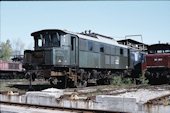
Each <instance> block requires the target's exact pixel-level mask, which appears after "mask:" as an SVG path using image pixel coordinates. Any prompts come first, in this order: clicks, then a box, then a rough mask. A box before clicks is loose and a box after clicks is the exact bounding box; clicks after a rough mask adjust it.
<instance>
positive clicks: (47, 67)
mask: <svg viewBox="0 0 170 113" xmlns="http://www.w3.org/2000/svg"><path fill="white" fill-rule="evenodd" d="M31 36H33V37H34V42H35V43H34V50H26V51H24V67H25V68H26V70H27V71H28V72H29V73H31V74H32V75H34V76H35V77H43V78H45V79H49V78H50V77H51V75H57V74H58V75H62V74H61V73H60V74H59V73H55V74H54V71H56V70H58V72H60V71H61V70H60V69H65V68H61V67H68V66H69V65H70V61H69V51H68V50H69V49H68V48H69V46H68V38H67V35H66V33H64V32H62V31H57V30H43V31H38V32H34V33H32V34H31Z"/></svg>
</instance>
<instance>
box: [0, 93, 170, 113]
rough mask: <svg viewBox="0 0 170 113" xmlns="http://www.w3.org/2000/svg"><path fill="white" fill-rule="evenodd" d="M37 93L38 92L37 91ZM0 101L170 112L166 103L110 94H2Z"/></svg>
mask: <svg viewBox="0 0 170 113" xmlns="http://www.w3.org/2000/svg"><path fill="white" fill-rule="evenodd" d="M36 94H37V93H36ZM0 101H5V102H15V103H17V102H18V103H25V104H35V105H46V106H54V107H55V106H57V107H68V108H79V109H81V108H82V109H94V110H106V111H113V112H114V111H118V112H131V113H169V111H170V106H169V105H168V106H164V105H159V106H158V105H150V106H148V105H145V104H142V103H141V104H140V103H136V99H135V98H122V97H114V96H109V95H99V96H96V100H95V101H93V100H83V99H80V100H66V99H59V98H56V97H55V96H54V95H48V94H47V95H45V94H43V95H42V94H40V95H35V94H31V93H29V95H22V96H16V95H15V96H7V95H1V94H0Z"/></svg>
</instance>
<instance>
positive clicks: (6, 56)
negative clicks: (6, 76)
mask: <svg viewBox="0 0 170 113" xmlns="http://www.w3.org/2000/svg"><path fill="white" fill-rule="evenodd" d="M1 46H2V50H1V51H2V55H1V57H0V60H3V61H10V57H11V56H12V48H11V44H10V40H7V41H6V43H4V42H2V44H1Z"/></svg>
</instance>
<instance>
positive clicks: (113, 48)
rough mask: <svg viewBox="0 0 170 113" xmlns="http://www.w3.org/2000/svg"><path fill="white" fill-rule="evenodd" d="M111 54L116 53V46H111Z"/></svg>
mask: <svg viewBox="0 0 170 113" xmlns="http://www.w3.org/2000/svg"><path fill="white" fill-rule="evenodd" d="M111 54H112V55H115V54H116V50H115V46H111Z"/></svg>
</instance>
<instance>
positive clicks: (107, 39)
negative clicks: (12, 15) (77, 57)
mask: <svg viewBox="0 0 170 113" xmlns="http://www.w3.org/2000/svg"><path fill="white" fill-rule="evenodd" d="M44 32H61V33H68V34H73V35H76V36H78V37H79V38H82V39H86V40H92V41H96V42H101V43H105V44H110V45H115V46H120V47H124V48H128V47H127V46H125V45H121V44H119V43H118V42H117V41H116V40H115V39H114V38H112V37H108V36H104V35H101V34H98V33H92V34H94V35H95V37H94V36H89V35H87V34H82V33H75V32H70V31H67V30H59V29H45V30H41V31H37V32H33V33H32V34H31V36H35V35H38V34H40V33H44Z"/></svg>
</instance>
